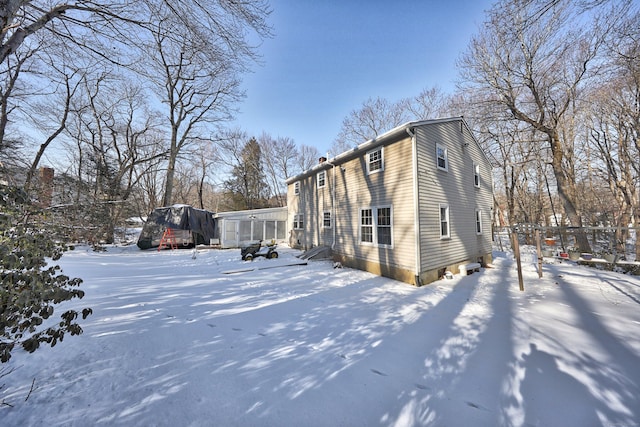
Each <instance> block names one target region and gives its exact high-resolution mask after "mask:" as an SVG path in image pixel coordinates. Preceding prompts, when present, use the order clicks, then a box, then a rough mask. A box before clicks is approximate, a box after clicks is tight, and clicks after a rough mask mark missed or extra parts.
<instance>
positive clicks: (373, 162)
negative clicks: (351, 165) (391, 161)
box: [367, 147, 384, 173]
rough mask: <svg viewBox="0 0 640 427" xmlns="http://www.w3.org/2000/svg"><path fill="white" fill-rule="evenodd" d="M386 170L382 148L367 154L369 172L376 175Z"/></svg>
mask: <svg viewBox="0 0 640 427" xmlns="http://www.w3.org/2000/svg"><path fill="white" fill-rule="evenodd" d="M382 170H384V159H383V152H382V147H380V148H377V149H375V150H372V151H369V152H368V153H367V172H368V173H374V172H380V171H382Z"/></svg>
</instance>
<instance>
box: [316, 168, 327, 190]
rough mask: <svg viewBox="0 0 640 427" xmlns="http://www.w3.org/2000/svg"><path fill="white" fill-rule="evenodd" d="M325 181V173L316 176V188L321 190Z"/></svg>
mask: <svg viewBox="0 0 640 427" xmlns="http://www.w3.org/2000/svg"><path fill="white" fill-rule="evenodd" d="M326 181H327V171H320V172H318V175H317V182H318V188H323V187H324V186H325V184H326Z"/></svg>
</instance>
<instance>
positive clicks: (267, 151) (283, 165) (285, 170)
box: [258, 133, 299, 206]
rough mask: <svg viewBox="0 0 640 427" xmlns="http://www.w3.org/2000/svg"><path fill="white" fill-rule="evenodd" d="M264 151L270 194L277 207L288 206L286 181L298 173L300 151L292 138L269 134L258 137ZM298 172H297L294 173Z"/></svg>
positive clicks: (265, 170) (263, 157) (263, 158)
mask: <svg viewBox="0 0 640 427" xmlns="http://www.w3.org/2000/svg"><path fill="white" fill-rule="evenodd" d="M258 143H259V144H260V148H261V150H262V161H263V163H264V172H265V180H266V182H267V184H268V185H269V187H270V193H271V195H272V198H273V199H274V201H275V204H276V205H277V206H286V204H287V189H286V186H285V181H286V179H287V178H289V177H290V176H292V174H294V173H297V172H299V171H296V160H297V158H298V149H297V147H296V144H295V142H294V141H293V140H292V139H291V138H287V137H278V138H273V137H271V135H269V134H267V133H262V135H260V137H258ZM294 171H296V172H294Z"/></svg>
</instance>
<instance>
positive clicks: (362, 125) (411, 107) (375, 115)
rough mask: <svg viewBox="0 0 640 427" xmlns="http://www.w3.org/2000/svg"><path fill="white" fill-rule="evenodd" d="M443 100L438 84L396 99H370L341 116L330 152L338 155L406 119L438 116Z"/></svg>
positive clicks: (444, 97) (443, 106)
mask: <svg viewBox="0 0 640 427" xmlns="http://www.w3.org/2000/svg"><path fill="white" fill-rule="evenodd" d="M446 101H447V98H446V96H445V95H444V94H443V93H442V91H441V90H440V89H439V88H438V87H433V88H428V89H423V90H422V91H421V92H420V93H419V94H418V95H416V96H414V97H409V98H403V99H400V100H398V101H395V102H392V101H389V100H387V99H384V98H379V97H378V98H375V99H374V98H369V99H368V100H366V101H365V102H364V103H363V104H362V106H361V107H360V108H358V109H356V110H353V111H351V112H350V113H349V115H348V116H347V117H345V118H344V120H343V121H342V127H341V129H340V133H339V134H338V136H337V137H336V139H335V141H334V142H333V145H332V147H331V152H332V153H333V154H334V155H338V154H340V153H342V152H345V151H347V150H349V149H351V148H353V147H354V146H357V145H359V144H362V143H363V142H366V141H368V140H370V139H373V138H375V137H376V136H378V135H380V134H382V133H384V132H386V131H388V130H391V129H393V128H395V127H396V126H400V125H401V124H403V123H406V122H409V121H413V120H425V119H434V118H437V117H438V116H440V115H441V114H442V113H444V112H445V111H447V110H446V106H447V105H448V104H447V102H446Z"/></svg>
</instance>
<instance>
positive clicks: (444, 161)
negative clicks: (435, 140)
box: [436, 144, 449, 171]
mask: <svg viewBox="0 0 640 427" xmlns="http://www.w3.org/2000/svg"><path fill="white" fill-rule="evenodd" d="M448 154H449V153H448V152H447V147H445V146H444V145H442V144H436V162H437V165H438V169H440V170H443V171H448V170H449V157H448Z"/></svg>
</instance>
